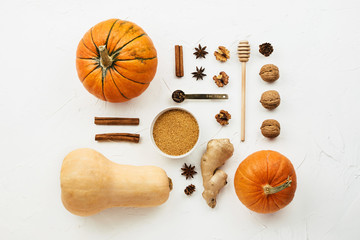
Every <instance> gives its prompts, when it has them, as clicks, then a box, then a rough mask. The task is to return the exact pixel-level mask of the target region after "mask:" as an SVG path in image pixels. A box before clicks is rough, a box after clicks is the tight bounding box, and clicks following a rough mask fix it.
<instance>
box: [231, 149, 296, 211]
mask: <svg viewBox="0 0 360 240" xmlns="http://www.w3.org/2000/svg"><path fill="white" fill-rule="evenodd" d="M234 185H235V191H236V194H237V196H238V198H239V199H240V201H241V202H242V203H243V204H244V205H245V206H246V207H247V208H249V209H250V210H252V211H254V212H258V213H272V212H276V211H278V210H280V209H281V208H283V207H285V206H286V205H288V204H289V203H290V202H291V201H292V199H293V198H294V194H295V191H296V173H295V169H294V167H293V165H292V164H291V162H290V160H289V159H287V158H286V157H285V156H284V155H282V154H280V153H278V152H275V151H271V150H263V151H258V152H255V153H253V154H251V155H250V156H248V157H247V158H246V159H245V160H244V161H242V162H241V163H240V165H239V167H238V169H237V170H236V173H235V178H234Z"/></svg>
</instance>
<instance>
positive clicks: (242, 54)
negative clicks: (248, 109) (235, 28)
mask: <svg viewBox="0 0 360 240" xmlns="http://www.w3.org/2000/svg"><path fill="white" fill-rule="evenodd" d="M238 57H239V60H240V62H241V141H242V142H243V141H245V87H246V62H247V61H249V57H250V45H249V42H248V41H240V42H239V45H238Z"/></svg>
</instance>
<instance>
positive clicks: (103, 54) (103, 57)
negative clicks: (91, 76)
mask: <svg viewBox="0 0 360 240" xmlns="http://www.w3.org/2000/svg"><path fill="white" fill-rule="evenodd" d="M99 52H100V64H101V66H102V67H103V68H108V67H110V66H111V65H112V63H113V60H112V58H111V57H110V56H109V52H108V50H107V49H106V46H105V45H102V46H99Z"/></svg>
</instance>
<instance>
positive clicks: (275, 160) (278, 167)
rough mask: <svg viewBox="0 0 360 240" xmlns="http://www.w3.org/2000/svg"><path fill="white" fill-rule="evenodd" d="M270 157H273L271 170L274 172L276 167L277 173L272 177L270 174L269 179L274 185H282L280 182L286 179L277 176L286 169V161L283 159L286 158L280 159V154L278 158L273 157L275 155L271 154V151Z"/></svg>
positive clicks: (270, 183)
mask: <svg viewBox="0 0 360 240" xmlns="http://www.w3.org/2000/svg"><path fill="white" fill-rule="evenodd" d="M271 153H272V152H271ZM269 158H271V159H272V161H271V164H270V165H269V170H270V171H271V172H274V171H273V169H276V170H275V173H274V174H272V176H271V179H270V176H269V179H268V180H269V185H271V186H272V187H274V186H277V185H280V182H284V180H279V179H278V178H277V176H278V175H279V174H281V173H282V171H283V169H284V166H283V164H285V161H282V160H284V159H279V156H277V157H276V158H273V156H272V155H271V154H270V152H269V156H268V159H269Z"/></svg>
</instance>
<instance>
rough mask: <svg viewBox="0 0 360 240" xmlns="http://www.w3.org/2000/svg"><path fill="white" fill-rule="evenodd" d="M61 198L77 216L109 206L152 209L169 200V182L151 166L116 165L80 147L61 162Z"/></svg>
mask: <svg viewBox="0 0 360 240" xmlns="http://www.w3.org/2000/svg"><path fill="white" fill-rule="evenodd" d="M60 182H61V199H62V202H63V204H64V206H65V208H66V209H67V210H68V211H70V212H71V213H73V214H75V215H79V216H89V215H93V214H96V213H98V212H100V211H102V210H104V209H106V208H111V207H153V206H157V205H160V204H162V203H164V202H166V200H167V199H168V198H169V193H170V191H171V189H172V183H171V179H170V178H168V176H167V175H166V173H165V171H164V170H163V169H161V168H159V167H155V166H130V165H120V164H117V163H114V162H112V161H110V160H108V159H107V158H106V157H105V156H103V155H102V154H101V153H99V152H97V151H95V150H93V149H89V148H82V149H77V150H74V151H72V152H70V153H69V154H68V155H67V156H66V157H65V159H64V160H63V163H62V167H61V173H60Z"/></svg>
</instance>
